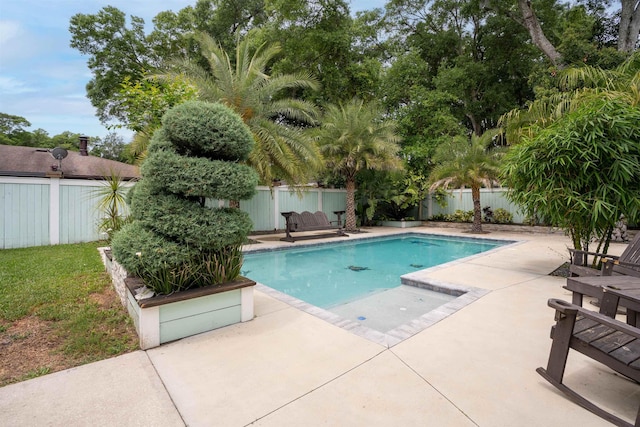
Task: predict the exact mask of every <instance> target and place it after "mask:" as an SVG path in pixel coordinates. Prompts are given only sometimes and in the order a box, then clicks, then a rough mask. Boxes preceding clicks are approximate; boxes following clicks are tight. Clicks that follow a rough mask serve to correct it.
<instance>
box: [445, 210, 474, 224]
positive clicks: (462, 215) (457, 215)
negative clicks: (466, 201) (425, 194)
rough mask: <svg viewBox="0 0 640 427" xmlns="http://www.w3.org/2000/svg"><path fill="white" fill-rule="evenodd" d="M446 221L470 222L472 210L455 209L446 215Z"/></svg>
mask: <svg viewBox="0 0 640 427" xmlns="http://www.w3.org/2000/svg"><path fill="white" fill-rule="evenodd" d="M447 221H451V222H472V221H473V210H470V211H463V210H461V209H456V211H455V212H454V213H452V214H450V215H447Z"/></svg>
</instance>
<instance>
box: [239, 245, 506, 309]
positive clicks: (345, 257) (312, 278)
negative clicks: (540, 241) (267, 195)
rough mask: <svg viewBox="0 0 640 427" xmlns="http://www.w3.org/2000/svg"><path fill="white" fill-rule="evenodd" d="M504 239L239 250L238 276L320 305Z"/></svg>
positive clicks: (356, 296)
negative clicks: (241, 256)
mask: <svg viewBox="0 0 640 427" xmlns="http://www.w3.org/2000/svg"><path fill="white" fill-rule="evenodd" d="M507 243H509V242H501V241H491V240H486V241H485V240H479V239H464V238H455V237H451V238H450V237H434V236H424V235H411V234H409V235H401V236H394V237H383V238H375V239H365V240H354V241H351V242H349V241H342V242H340V243H332V244H325V245H317V246H308V247H302V248H295V249H283V250H273V251H265V252H259V253H248V254H245V259H244V265H243V267H242V275H243V276H247V277H250V278H251V279H253V280H255V281H257V282H260V283H262V284H264V285H266V286H269V287H271V288H274V289H276V290H278V291H280V292H283V293H285V294H288V295H291V296H293V297H295V298H298V299H300V300H303V301H305V302H308V303H310V304H312V305H315V306H317V307H321V308H325V309H327V308H331V307H334V306H337V305H340V304H345V303H347V302H350V301H354V300H357V299H360V298H363V297H366V296H369V295H372V294H373V293H376V292H380V291H384V290H387V289H391V288H396V287H398V286H400V276H402V275H403V274H407V273H411V272H413V271H417V270H422V269H425V268H429V267H433V266H436V265H438V264H443V263H446V262H450V261H453V260H457V259H460V258H464V257H467V256H470V255H474V254H478V253H480V252H485V251H488V250H491V249H494V248H496V247H499V246H502V245H505V244H507Z"/></svg>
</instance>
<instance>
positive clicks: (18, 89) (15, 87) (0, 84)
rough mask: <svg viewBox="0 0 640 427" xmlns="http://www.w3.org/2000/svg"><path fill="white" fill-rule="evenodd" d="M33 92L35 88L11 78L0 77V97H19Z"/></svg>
mask: <svg viewBox="0 0 640 427" xmlns="http://www.w3.org/2000/svg"><path fill="white" fill-rule="evenodd" d="M35 91H36V89H35V88H33V87H29V85H27V84H26V83H25V82H22V81H19V80H17V79H14V78H12V77H4V76H0V95H19V94H23V93H28V92H35Z"/></svg>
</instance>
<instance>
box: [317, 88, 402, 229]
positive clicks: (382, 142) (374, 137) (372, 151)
mask: <svg viewBox="0 0 640 427" xmlns="http://www.w3.org/2000/svg"><path fill="white" fill-rule="evenodd" d="M381 117H382V114H381V112H380V110H379V109H378V107H377V106H376V105H375V104H370V105H365V104H364V103H363V102H362V101H361V100H358V99H353V100H351V101H350V102H348V103H346V104H339V105H331V106H329V107H328V108H327V111H326V112H325V115H324V119H323V121H322V126H321V127H320V128H318V145H319V147H320V149H321V151H322V153H323V154H324V156H325V159H326V164H327V167H328V168H329V169H331V170H332V171H333V172H334V173H336V174H338V175H340V176H342V177H343V178H344V180H345V185H346V189H347V210H346V220H345V221H346V223H345V229H346V231H356V209H355V190H356V174H357V173H358V172H359V171H361V170H364V169H376V170H394V169H400V168H401V162H400V159H399V158H398V156H397V153H398V151H399V150H400V147H399V146H398V142H399V141H400V137H399V136H398V135H397V133H396V124H395V122H393V121H391V120H384V119H382V118H381Z"/></svg>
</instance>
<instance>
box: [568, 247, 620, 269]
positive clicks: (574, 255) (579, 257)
mask: <svg viewBox="0 0 640 427" xmlns="http://www.w3.org/2000/svg"><path fill="white" fill-rule="evenodd" d="M569 254H570V255H571V264H573V265H583V266H586V265H587V264H589V263H588V262H587V258H588V257H589V255H592V256H594V257H600V258H601V259H602V261H605V260H607V259H611V260H617V259H618V258H620V257H619V256H618V255H609V254H602V253H600V252H589V251H583V250H580V249H572V248H569Z"/></svg>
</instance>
